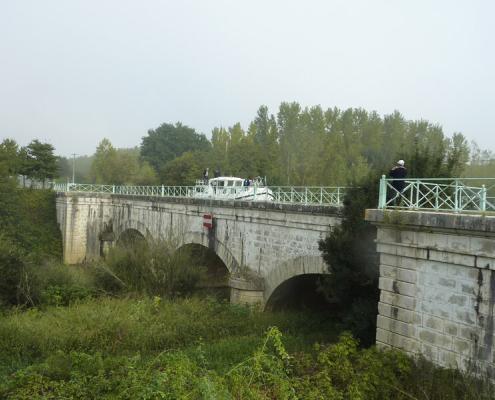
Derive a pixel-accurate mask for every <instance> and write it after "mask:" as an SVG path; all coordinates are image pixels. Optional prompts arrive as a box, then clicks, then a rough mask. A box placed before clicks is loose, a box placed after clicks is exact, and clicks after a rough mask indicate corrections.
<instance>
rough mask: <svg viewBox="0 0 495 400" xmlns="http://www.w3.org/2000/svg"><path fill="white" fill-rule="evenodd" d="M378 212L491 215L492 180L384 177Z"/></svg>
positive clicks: (494, 194) (494, 188) (493, 206)
mask: <svg viewBox="0 0 495 400" xmlns="http://www.w3.org/2000/svg"><path fill="white" fill-rule="evenodd" d="M400 182H403V188H402V190H401V188H400V186H401V185H400ZM398 183H399V185H398ZM378 208H381V209H385V208H407V209H413V210H437V211H453V212H461V211H470V212H493V211H495V178H421V179H388V178H386V177H385V175H383V176H382V178H381V180H380V195H379V200H378Z"/></svg>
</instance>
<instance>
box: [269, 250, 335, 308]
mask: <svg viewBox="0 0 495 400" xmlns="http://www.w3.org/2000/svg"><path fill="white" fill-rule="evenodd" d="M308 274H318V275H328V269H327V266H326V264H325V262H324V261H323V258H322V257H321V256H319V255H318V256H299V257H295V258H292V259H290V260H288V261H284V262H282V263H280V264H278V265H277V266H276V267H275V268H273V269H272V270H271V271H270V272H269V273H268V275H267V276H266V277H265V293H264V298H265V301H266V302H268V300H269V299H270V297H271V296H272V294H273V292H274V291H275V290H276V289H277V288H278V287H279V286H280V285H281V284H283V283H284V282H285V281H288V280H289V279H291V278H294V277H296V276H300V275H308Z"/></svg>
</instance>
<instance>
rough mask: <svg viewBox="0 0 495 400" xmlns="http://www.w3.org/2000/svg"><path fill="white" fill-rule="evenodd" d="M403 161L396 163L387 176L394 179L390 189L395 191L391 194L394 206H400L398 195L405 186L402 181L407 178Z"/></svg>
mask: <svg viewBox="0 0 495 400" xmlns="http://www.w3.org/2000/svg"><path fill="white" fill-rule="evenodd" d="M404 164H405V163H404V160H399V161H397V163H396V165H395V166H394V167H392V169H391V170H390V172H389V173H388V176H389V177H390V178H392V179H394V180H393V181H392V182H391V183H392V187H393V188H394V189H395V191H394V193H392V196H393V200H394V206H396V205H399V204H400V195H401V194H402V191H403V190H404V187H405V186H406V182H405V181H404V179H405V178H406V176H407V169H406V167H404Z"/></svg>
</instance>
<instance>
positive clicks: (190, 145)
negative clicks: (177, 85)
mask: <svg viewBox="0 0 495 400" xmlns="http://www.w3.org/2000/svg"><path fill="white" fill-rule="evenodd" d="M209 147H210V143H209V142H208V139H206V137H205V136H204V135H201V134H198V133H196V131H195V130H194V129H192V128H189V127H188V126H186V125H182V124H181V123H180V122H178V123H176V124H175V125H172V124H162V125H160V126H159V127H158V128H156V129H150V130H149V131H148V136H145V137H143V140H142V143H141V157H142V158H143V160H145V161H147V162H148V163H149V164H150V165H151V166H152V167H153V168H154V169H155V171H161V170H162V168H163V167H164V166H165V165H166V164H167V163H168V162H169V161H172V160H173V159H174V158H176V157H180V156H181V155H182V154H184V153H185V152H187V151H191V152H192V151H196V150H201V151H205V150H208V148H209ZM198 178H200V177H198Z"/></svg>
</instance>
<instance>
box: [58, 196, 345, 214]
mask: <svg viewBox="0 0 495 400" xmlns="http://www.w3.org/2000/svg"><path fill="white" fill-rule="evenodd" d="M57 197H92V198H104V199H125V200H137V201H148V202H152V203H155V204H156V203H172V204H184V205H199V206H207V207H228V208H240V209H248V210H258V211H284V212H285V211H287V212H294V213H302V214H316V215H334V216H341V212H342V208H341V207H335V206H327V205H317V204H286V203H273V202H264V201H234V200H213V199H194V198H184V197H166V196H164V197H161V196H137V195H121V194H111V193H74V192H72V193H71V192H69V193H57Z"/></svg>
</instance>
